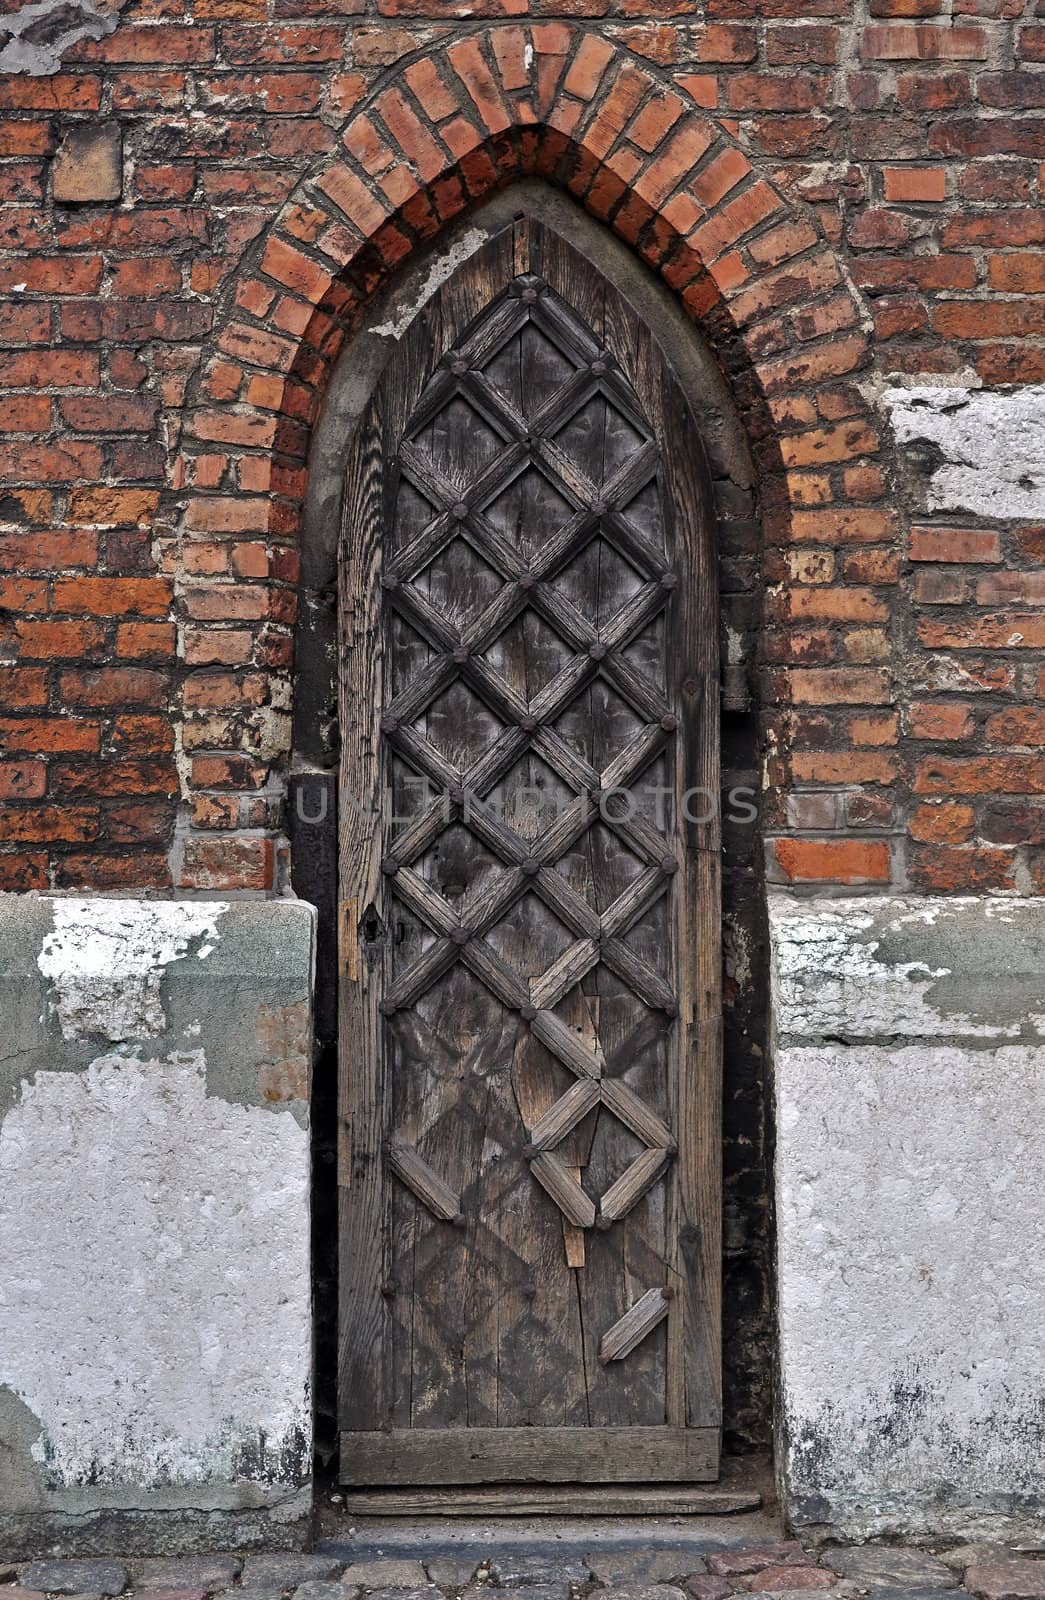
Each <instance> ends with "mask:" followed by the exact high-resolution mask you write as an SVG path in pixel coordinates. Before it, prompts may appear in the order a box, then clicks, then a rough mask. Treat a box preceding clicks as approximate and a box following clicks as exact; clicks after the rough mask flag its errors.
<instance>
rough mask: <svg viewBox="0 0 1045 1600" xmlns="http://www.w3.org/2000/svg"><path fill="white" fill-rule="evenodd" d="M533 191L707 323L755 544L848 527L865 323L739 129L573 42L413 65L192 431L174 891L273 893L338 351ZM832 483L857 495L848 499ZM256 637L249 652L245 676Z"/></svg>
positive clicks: (349, 125)
mask: <svg viewBox="0 0 1045 1600" xmlns="http://www.w3.org/2000/svg"><path fill="white" fill-rule="evenodd" d="M523 176H537V177H543V178H545V179H547V180H549V181H550V182H552V183H554V184H556V185H559V186H561V187H563V188H564V189H566V190H567V191H568V192H569V193H570V194H571V195H573V196H574V197H575V198H576V199H577V200H578V201H579V202H580V203H581V204H582V205H583V206H584V207H585V209H586V210H587V211H588V212H589V213H590V214H592V215H593V216H595V217H596V218H598V219H600V220H601V221H603V222H605V223H606V224H608V226H610V227H611V228H612V229H613V231H614V232H615V233H616V234H617V235H619V236H620V237H621V238H623V239H624V240H625V241H626V242H627V243H628V244H629V245H631V246H632V247H633V248H634V250H635V251H636V252H637V254H638V255H639V256H640V257H641V258H642V259H643V260H644V261H645V262H646V263H647V264H648V265H649V266H650V267H651V268H653V269H654V271H656V272H657V273H658V274H659V275H660V276H661V278H662V279H663V280H664V282H665V283H666V284H667V285H668V286H669V287H670V288H671V289H672V290H673V291H674V292H675V294H676V295H677V296H678V297H679V299H680V301H681V304H682V306H683V307H684V308H685V310H686V311H687V313H688V314H689V315H690V316H691V317H692V318H693V319H694V320H695V321H697V322H699V324H700V326H701V329H702V331H703V333H704V334H705V336H706V337H707V339H708V341H709V342H710V344H711V346H712V349H713V350H714V351H715V353H716V355H717V358H718V360H719V361H720V364H721V365H722V366H723V367H724V368H725V370H726V371H727V373H728V375H729V377H730V379H731V382H732V384H733V389H734V393H735V395H736V397H737V400H738V402H739V404H740V406H741V409H742V410H743V412H744V413H745V416H746V420H747V422H748V427H749V432H750V434H751V437H752V441H753V444H754V448H755V454H756V459H757V460H758V464H759V468H760V471H761V474H762V478H763V484H764V488H765V489H766V508H765V510H766V515H765V518H764V524H765V531H766V533H767V536H768V539H769V542H770V544H771V545H780V544H782V543H783V542H784V541H785V540H786V539H787V537H788V529H789V526H790V525H791V524H792V522H793V521H794V520H795V516H796V514H797V516H798V517H801V518H804V519H805V524H804V525H805V528H806V533H805V535H804V536H805V537H808V538H811V539H812V540H813V541H814V542H825V543H833V542H836V541H837V540H838V539H841V540H843V541H844V540H845V538H846V529H847V527H851V526H852V524H853V520H854V518H856V517H858V516H859V514H860V512H859V509H858V507H859V500H860V496H861V490H860V487H859V477H860V474H859V473H858V472H857V471H856V468H855V464H856V463H861V464H863V465H864V466H865V467H866V466H867V463H868V460H869V458H870V457H872V456H873V455H874V453H875V452H876V450H877V448H878V439H877V436H876V433H875V429H874V425H873V422H872V420H871V418H870V417H869V415H868V414H867V409H866V406H865V403H864V401H863V399H862V397H861V396H860V394H859V392H858V391H857V389H856V388H855V387H854V385H853V384H852V382H851V381H847V380H849V379H851V375H852V374H853V373H854V372H855V371H856V370H857V369H858V368H859V367H860V366H861V365H862V364H863V363H864V361H865V360H866V357H867V337H866V334H865V332H864V327H863V324H864V320H865V319H864V316H863V312H862V307H861V305H860V302H859V301H858V298H857V296H856V294H855V292H854V291H853V289H852V287H851V286H850V285H849V284H847V283H846V282H844V281H843V278H842V274H841V271H840V269H839V266H838V262H837V259H836V256H835V253H834V251H833V250H832V248H831V246H830V244H829V243H828V242H827V241H826V240H825V238H824V236H823V232H822V229H821V228H820V226H819V224H818V222H817V220H816V219H815V217H814V216H812V215H811V214H809V213H807V211H806V210H805V208H800V207H796V206H795V205H794V204H793V203H791V202H790V201H788V200H787V199H785V198H784V197H783V196H782V195H781V193H780V192H779V191H778V190H777V189H776V188H774V186H773V185H772V184H771V183H769V182H768V181H766V179H765V178H764V177H762V176H760V175H759V174H758V173H757V172H755V171H754V169H753V168H752V166H751V163H750V162H749V161H748V160H747V158H746V156H745V155H744V154H743V152H742V151H741V150H740V149H739V148H738V145H737V143H736V141H735V139H734V138H733V137H732V134H731V132H730V130H729V128H728V126H724V125H723V124H722V123H721V122H720V121H718V120H717V119H715V118H714V117H711V116H709V115H707V114H706V113H704V112H703V111H701V110H700V108H699V107H698V106H697V105H696V104H695V103H694V102H693V101H692V100H691V99H690V98H689V97H688V96H687V95H686V94H685V93H684V92H683V91H682V90H681V89H678V88H675V89H667V88H665V86H664V85H663V84H662V82H661V81H660V80H659V79H658V78H657V77H656V76H655V74H654V73H653V72H651V71H650V70H649V69H648V67H647V66H646V65H645V64H643V63H641V62H639V61H637V60H636V59H635V58H634V57H633V56H631V55H630V54H629V53H628V52H627V51H625V50H622V49H619V48H617V47H616V46H615V45H614V44H612V43H611V42H610V41H608V40H606V39H604V38H601V37H599V36H597V35H594V34H591V33H587V32H585V31H584V30H583V29H582V28H580V27H575V26H573V25H571V24H568V23H563V22H544V23H541V22H535V23H532V24H525V25H524V24H491V25H486V26H484V27H482V28H481V29H477V30H476V31H474V32H472V33H469V34H468V35H466V36H464V37H461V36H458V37H456V38H454V39H452V40H449V41H447V42H445V43H444V44H442V45H441V46H440V47H438V48H437V49H434V50H433V51H431V52H430V53H429V54H428V55H426V56H424V57H421V58H408V59H407V60H406V61H404V62H403V63H401V64H400V65H399V67H397V68H396V69H395V71H394V72H393V73H391V74H390V75H389V76H388V77H386V78H385V79H384V80H383V81H382V82H381V83H379V84H378V85H377V86H376V87H375V89H374V90H373V92H372V93H371V94H370V95H369V96H368V97H367V99H366V100H365V101H363V102H362V103H361V104H359V105H358V106H356V107H354V108H353V110H352V112H351V114H350V115H349V116H348V118H347V120H346V125H345V127H344V128H343V129H342V133H341V139H340V141H339V144H338V148H337V151H336V153H335V155H334V156H333V157H331V158H329V159H326V160H325V161H324V162H323V163H322V164H321V165H320V166H319V167H318V168H317V170H315V171H314V172H313V173H312V175H311V176H310V177H309V178H308V179H307V180H305V181H304V182H303V183H302V184H301V185H300V186H299V188H298V190H297V191H296V193H295V195H294V196H293V197H292V198H291V200H290V201H289V202H288V203H287V204H286V205H285V206H284V207H283V209H282V211H281V212H280V214H279V216H278V217H276V219H275V220H274V222H273V224H272V226H271V227H270V228H269V229H268V230H267V232H266V234H265V235H264V237H263V239H262V240H261V241H259V243H258V244H257V246H256V247H255V249H254V250H253V251H252V252H251V256H250V258H249V263H248V265H247V266H246V267H245V269H244V271H243V273H242V274H241V276H240V278H239V280H238V282H237V284H236V285H235V287H234V290H233V291H232V293H231V294H230V298H229V302H228V304H227V306H226V308H225V312H224V316H223V317H222V318H221V319H220V321H219V328H218V332H217V334H216V336H215V338H214V340H213V343H212V345H211V347H210V349H209V352H208V355H207V360H206V366H205V367H204V368H203V370H202V371H201V373H200V374H199V378H198V381H197V384H196V387H195V390H194V392H193V394H192V398H191V400H190V405H189V406H188V407H187V409H186V412H185V413H184V414H183V421H184V433H183V438H182V446H181V454H180V457H179V460H178V463H177V468H176V477H175V488H176V491H177V498H178V501H179V507H178V508H177V510H178V511H179V512H180V511H181V510H182V509H183V516H182V521H181V526H182V537H181V540H180V542H179V551H180V561H179V571H178V575H177V576H178V580H179V591H180V592H179V603H180V605H181V608H182V613H183V617H184V620H185V629H184V641H185V669H186V676H185V682H184V715H185V716H186V717H188V718H189V719H190V720H192V719H195V722H196V729H195V730H194V732H193V737H192V740H191V743H192V745H193V746H194V748H193V749H191V750H189V749H186V750H185V751H184V752H183V754H184V761H183V764H182V770H183V775H184V784H185V788H186V790H187V793H188V798H189V800H190V801H191V804H192V816H191V828H190V832H189V835H188V838H187V842H184V843H183V845H182V846H181V847H180V848H179V851H178V852H177V854H178V868H177V871H178V875H179V879H180V882H181V883H182V885H183V886H184V887H186V888H211V887H213V888H223V889H225V888H252V889H268V888H270V887H272V885H273V882H274V880H275V878H276V877H277V876H278V870H279V867H278V855H279V837H280V836H279V826H278V816H277V806H278V788H279V786H278V784H273V782H272V772H273V770H274V769H275V770H278V768H279V766H280V764H281V763H282V762H283V761H284V760H285V758H286V756H287V754H288V752H289V746H290V731H289V716H288V715H287V713H286V712H285V711H284V710H282V709H280V704H281V701H283V700H285V699H286V698H287V696H288V694H289V672H290V668H291V649H292V644H291V635H290V630H291V628H292V627H293V623H294V612H295V605H296V584H297V576H298V554H297V543H296V542H297V537H298V531H299V524H300V513H301V506H302V502H303V497H304V491H305V485H306V456H307V450H308V443H309V436H310V428H311V425H312V424H313V422H314V421H315V418H316V416H317V414H318V409H319V406H320V403H321V401H322V396H323V393H324V390H325V386H326V382H327V379H328V378H329V376H330V373H331V371H332V369H333V366H334V363H335V361H336V359H337V356H338V354H339V353H340V351H341V349H342V347H343V345H344V342H345V340H346V339H347V338H348V337H349V335H350V334H351V332H352V330H353V327H354V326H355V325H356V323H357V322H358V320H359V317H360V315H361V313H362V311H363V308H364V307H365V306H366V304H367V303H368V301H369V300H371V299H372V297H373V296H374V294H375V293H377V292H378V291H379V290H380V289H381V288H382V287H383V286H384V284H385V283H386V282H387V281H388V279H389V278H390V277H391V276H392V275H393V274H394V273H395V271H396V268H397V267H398V266H400V265H401V264H402V263H403V262H404V261H405V260H406V259H407V258H408V257H409V256H410V255H411V254H412V253H413V252H414V251H415V250H416V249H417V248H418V247H419V246H422V245H424V244H426V243H427V242H429V241H430V240H432V239H434V238H435V237H436V236H437V235H438V234H439V233H440V231H441V230H442V229H443V228H444V227H445V226H446V224H447V223H449V222H450V221H451V220H452V219H453V218H455V217H457V216H458V215H460V214H461V213H462V212H464V211H466V210H467V208H468V207H469V206H472V205H474V204H476V203H477V202H478V201H480V200H481V199H482V198H484V197H485V196H486V195H488V194H490V193H491V192H492V191H493V190H495V189H496V188H498V187H502V186H504V185H506V184H508V183H510V182H511V181H512V180H513V179H516V178H519V177H523ZM219 462H220V463H222V465H221V466H220V468H219V467H218V466H217V465H216V464H215V463H219ZM851 464H852V465H851ZM871 477H873V469H872V472H871V475H870V476H869V478H868V482H870V481H871ZM842 478H845V479H851V480H852V483H851V484H850V486H849V487H844V488H843V489H842V490H841V491H839V486H838V484H837V483H836V482H835V481H834V480H836V479H842ZM815 480H822V481H815ZM869 492H870V493H877V492H880V491H877V490H873V491H869ZM854 501H855V502H857V503H856V504H855V505H854ZM805 506H808V507H809V509H800V510H798V511H797V513H796V512H794V511H792V509H791V508H792V507H800V508H801V507H805ZM866 514H867V515H868V516H874V515H877V514H878V513H876V512H875V511H874V510H873V509H868V510H867V512H866ZM230 539H231V540H232V545H231V549H230V554H229V560H228V565H227V571H228V578H227V580H224V581H221V580H219V581H215V580H214V578H213V577H208V579H207V581H206V583H205V584H204V583H202V582H197V581H196V580H195V579H194V576H193V569H194V568H195V570H196V571H198V572H205V571H206V565H205V558H204V560H203V561H202V563H201V561H200V558H199V555H198V553H197V555H196V556H194V555H193V553H192V547H193V545H194V544H199V545H201V546H203V547H205V546H206V545H207V544H208V542H210V541H215V540H220V541H222V542H225V541H228V540H230ZM768 576H769V577H770V578H775V579H778V580H779V579H781V578H782V577H783V576H784V570H783V567H782V566H779V564H778V567H777V569H773V568H772V566H771V570H770V572H769V574H768ZM773 605H774V607H775V608H776V613H777V620H778V621H782V622H785V623H791V622H792V621H794V620H795V618H796V617H797V616H798V615H800V613H797V612H796V611H795V610H794V607H793V605H792V603H791V599H790V597H789V594H788V591H787V590H786V588H785V589H782V590H781V592H780V593H778V594H777V595H776V596H775V597H774V600H773ZM237 624H239V626H237ZM247 632H250V633H251V635H252V640H253V642H252V646H251V651H250V656H249V659H246V660H244V659H236V658H237V657H238V656H239V654H240V652H241V650H242V636H243V635H244V634H245V633H247ZM234 635H235V636H238V637H237V638H236V642H235V644H232V643H230V642H229V641H230V639H231V638H232V637H233V636H234ZM266 678H267V679H268V682H267V683H266ZM273 689H274V690H275V693H274V694H273V693H272V690H273ZM222 696H226V697H227V701H223V700H222V698H221V697H222ZM208 720H209V721H210V724H211V729H212V731H213V736H214V737H213V741H212V744H211V746H210V747H209V748H208V747H207V744H206V740H207V738H208V736H209V735H208V730H207V723H208ZM198 731H201V732H202V739H203V741H204V743H202V744H201V743H200V739H199V736H198ZM237 746H241V747H242V753H238V749H237ZM777 776H778V777H780V778H782V779H786V773H785V772H784V769H783V767H781V768H780V771H779V772H778V774H777ZM232 834H235V835H236V837H235V838H233V837H232Z"/></svg>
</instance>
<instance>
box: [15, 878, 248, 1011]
mask: <svg viewBox="0 0 1045 1600" xmlns="http://www.w3.org/2000/svg"><path fill="white" fill-rule="evenodd" d="M52 906H53V915H54V928H53V931H52V932H51V933H50V934H49V935H48V936H47V938H46V939H45V940H44V943H43V947H42V949H41V951H40V955H39V957H38V960H37V964H38V966H39V968H40V971H41V972H42V973H43V975H44V977H45V978H46V979H47V980H48V982H49V983H50V985H51V986H52V992H53V1004H54V1007H55V1009H56V1011H57V1013H58V1017H59V1020H60V1022H61V1026H62V1035H63V1037H64V1038H66V1039H79V1038H87V1037H90V1036H92V1035H100V1036H101V1037H102V1038H104V1039H108V1040H112V1041H114V1042H115V1041H119V1040H124V1039H148V1038H153V1037H155V1035H157V1034H159V1033H162V1032H163V1029H164V1027H165V1026H166V1020H167V1019H166V1016H165V1014H164V1009H163V1000H162V994H161V984H162V981H163V975H164V972H165V970H166V968H167V966H168V965H169V964H170V962H172V961H177V960H180V959H182V958H183V957H185V956H186V955H188V954H189V951H190V948H191V946H192V944H193V942H194V941H196V940H204V941H210V945H208V944H207V943H204V944H203V945H202V946H201V947H200V948H197V949H196V950H195V952H194V954H195V956H196V958H197V959H204V958H205V957H206V956H207V955H208V954H209V949H210V948H212V947H213V944H214V943H216V942H217V940H218V938H219V934H218V927H217V921H218V918H219V917H220V916H221V914H222V912H224V911H226V910H227V909H228V907H227V906H226V905H225V904H223V903H221V902H214V901H209V902H191V901H153V902H150V901H144V900H100V899H99V900H79V899H69V900H55V901H53V902H52Z"/></svg>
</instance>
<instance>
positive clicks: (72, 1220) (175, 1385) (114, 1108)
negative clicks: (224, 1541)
mask: <svg viewBox="0 0 1045 1600" xmlns="http://www.w3.org/2000/svg"><path fill="white" fill-rule="evenodd" d="M308 1170H309V1163H308V1134H307V1132H306V1130H305V1129H304V1128H303V1127H302V1126H301V1125H300V1124H299V1123H298V1122H297V1121H296V1120H295V1119H294V1117H292V1116H288V1115H278V1114H273V1112H271V1111H268V1110H264V1109H262V1108H260V1107H247V1106H236V1105H231V1104H229V1103H228V1102H227V1101H225V1100H221V1099H217V1098H213V1097H208V1095H207V1092H206V1081H205V1062H204V1059H203V1055H202V1052H195V1053H190V1054H186V1055H181V1056H178V1055H175V1056H172V1057H170V1058H168V1059H166V1060H139V1059H137V1058H135V1057H132V1056H113V1055H110V1056H105V1057H101V1058H100V1059H98V1060H96V1061H93V1062H92V1063H91V1064H90V1066H88V1067H87V1068H86V1069H85V1070H84V1071H82V1072H75V1073H70V1072H53V1073H51V1072H40V1073H37V1074H36V1075H35V1077H34V1079H33V1081H32V1082H31V1083H26V1084H25V1085H24V1086H23V1090H22V1097H21V1101H20V1103H19V1104H18V1105H17V1106H16V1107H15V1108H14V1109H13V1110H12V1111H10V1112H9V1113H8V1115H7V1117H6V1118H5V1119H4V1122H3V1124H2V1125H0V1192H2V1194H3V1203H2V1208H0V1261H3V1263H4V1271H3V1274H2V1277H0V1326H2V1327H3V1330H4V1334H3V1339H2V1341H0V1383H4V1384H6V1385H7V1386H8V1387H10V1388H11V1389H13V1390H14V1391H15V1392H16V1393H17V1394H18V1395H19V1396H20V1398H21V1399H22V1400H23V1401H24V1402H25V1404H26V1405H27V1406H28V1407H29V1409H30V1410H31V1411H32V1412H33V1413H34V1415H35V1416H36V1417H37V1418H38V1419H39V1421H40V1424H41V1429H42V1431H41V1436H40V1439H39V1440H38V1442H37V1445H36V1446H35V1448H34V1454H35V1455H36V1458H37V1460H38V1461H40V1462H41V1464H43V1463H44V1461H45V1459H46V1463H47V1467H48V1472H49V1475H50V1476H51V1477H52V1479H53V1480H54V1481H55V1482H57V1483H58V1484H60V1485H63V1486H73V1485H77V1484H86V1483H93V1484H99V1483H101V1484H110V1485H112V1484H121V1485H128V1484H139V1485H143V1486H152V1485H156V1484H160V1483H164V1482H175V1483H181V1484H186V1483H194V1482H204V1483H206V1482H209V1481H212V1480H216V1479H217V1480H220V1479H228V1480H233V1479H235V1478H236V1477H237V1476H238V1475H242V1469H243V1462H242V1460H241V1457H242V1454H243V1452H244V1448H245V1444H246V1442H248V1441H250V1440H251V1439H252V1438H253V1439H257V1437H258V1433H259V1430H263V1432H264V1436H265V1440H266V1449H267V1450H268V1451H269V1452H271V1460H272V1462H273V1463H278V1462H279V1459H280V1455H281V1452H284V1451H288V1450H289V1451H292V1452H293V1453H294V1454H296V1455H298V1456H300V1454H301V1450H302V1446H303V1443H304V1442H307V1440H308V1438H309V1436H310V1430H311V1421H310V1411H309V1407H310V1399H309V1382H308V1351H309V1348H310V1341H311V1328H310V1320H309V1301H310V1291H309V1278H308V1232H307V1226H305V1227H303V1226H302V1224H303V1223H307V1217H308Z"/></svg>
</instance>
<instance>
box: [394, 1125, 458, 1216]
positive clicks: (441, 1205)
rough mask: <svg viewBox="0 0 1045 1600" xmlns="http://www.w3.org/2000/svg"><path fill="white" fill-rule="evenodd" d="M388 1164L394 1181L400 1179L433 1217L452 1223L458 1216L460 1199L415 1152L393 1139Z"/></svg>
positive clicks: (400, 1141) (398, 1140)
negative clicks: (395, 1178) (394, 1176)
mask: <svg viewBox="0 0 1045 1600" xmlns="http://www.w3.org/2000/svg"><path fill="white" fill-rule="evenodd" d="M388 1164H389V1166H390V1167H391V1168H392V1171H393V1172H394V1173H395V1175H396V1177H397V1178H401V1179H402V1181H403V1182H404V1183H405V1184H406V1186H407V1188H408V1189H409V1190H410V1191H411V1193H412V1194H414V1195H416V1196H417V1198H418V1200H420V1201H421V1202H422V1204H424V1205H426V1206H427V1207H428V1209H429V1211H431V1212H432V1214H433V1215H434V1216H437V1217H440V1218H441V1219H442V1220H443V1221H444V1222H453V1221H454V1219H455V1218H456V1217H459V1216H460V1214H461V1197H460V1195H459V1194H455V1193H454V1191H453V1189H451V1187H450V1185H449V1184H448V1183H444V1182H443V1180H442V1178H440V1176H439V1174H438V1173H437V1172H433V1171H432V1169H431V1167H430V1166H429V1165H428V1162H427V1161H423V1160H422V1159H421V1157H420V1156H419V1155H418V1153H417V1151H416V1150H413V1149H411V1147H410V1146H409V1145H407V1144H404V1143H403V1142H402V1140H401V1139H396V1138H393V1140H392V1142H391V1145H390V1147H389V1152H388Z"/></svg>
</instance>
